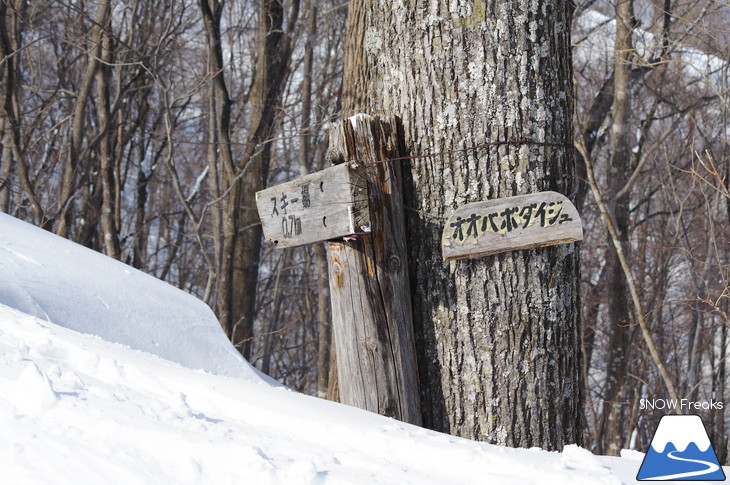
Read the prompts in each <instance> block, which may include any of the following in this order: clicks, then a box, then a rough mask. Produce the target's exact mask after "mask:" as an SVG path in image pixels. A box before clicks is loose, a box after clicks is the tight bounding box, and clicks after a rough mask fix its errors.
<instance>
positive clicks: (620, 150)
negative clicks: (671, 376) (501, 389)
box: [600, 0, 635, 456]
mask: <svg viewBox="0 0 730 485" xmlns="http://www.w3.org/2000/svg"><path fill="white" fill-rule="evenodd" d="M633 21H634V13H633V0H620V1H619V2H618V3H617V4H616V44H615V46H616V47H615V54H614V77H613V81H614V83H613V86H614V87H613V93H614V96H613V105H612V115H613V124H612V125H611V160H610V166H609V176H608V181H609V194H611V196H612V197H613V196H615V195H616V194H617V193H618V191H619V190H621V188H622V187H623V186H624V185H626V182H627V181H628V179H629V175H630V174H631V144H630V143H631V142H630V140H631V138H630V128H629V121H630V113H631V111H630V110H631V103H630V99H631V86H630V73H631V60H632V58H633V55H634V52H633V44H632V41H631V36H632V35H633V31H634V26H633V24H632V22H633ZM609 211H610V213H611V214H612V216H613V220H614V223H615V226H616V230H617V232H618V236H619V240H620V243H621V245H622V246H623V250H624V253H626V254H627V255H628V254H629V245H628V241H629V194H628V193H627V194H625V195H623V196H622V197H620V198H618V199H615V200H612V201H611V202H610V203H609ZM606 267H607V281H608V284H607V289H608V296H607V299H606V301H608V302H609V304H608V327H607V334H608V342H609V343H608V357H607V367H606V391H605V395H604V401H605V405H604V408H603V422H604V424H603V435H604V442H605V448H604V449H602V450H600V451H602V452H604V453H607V454H610V455H614V456H618V454H619V452H620V451H621V449H622V448H623V447H624V446H625V441H626V439H627V429H626V423H627V419H626V418H627V416H628V414H627V412H628V410H629V408H630V406H631V401H632V399H631V390H632V387H630V386H629V385H628V382H627V381H628V373H627V369H628V365H629V362H630V361H631V350H632V348H633V346H632V345H631V342H632V335H633V333H634V329H635V326H634V325H631V317H630V311H629V308H630V307H629V300H628V295H627V293H626V277H625V276H624V274H623V270H622V268H621V262H620V261H619V259H618V256H617V255H616V252H615V251H609V252H608V256H607V262H606Z"/></svg>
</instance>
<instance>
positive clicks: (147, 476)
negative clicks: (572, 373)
mask: <svg viewBox="0 0 730 485" xmlns="http://www.w3.org/2000/svg"><path fill="white" fill-rule="evenodd" d="M0 255H1V256H0V295H2V297H1V298H2V300H0V301H1V302H2V303H0V483H1V484H3V485H36V484H49V485H50V484H53V485H63V484H74V485H98V484H104V485H116V484H119V485H135V484H140V485H152V484H154V485H164V484H214V485H224V484H236V485H266V484H281V485H297V484H355V485H361V484H362V485H365V484H368V485H370V484H376V485H377V484H397V485H409V484H413V485H429V484H434V485H436V484H438V485H446V484H469V485H472V484H476V485H478V484H487V483H489V484H532V483H535V484H547V485H550V484H560V485H563V484H581V485H584V484H603V483H605V484H619V483H631V482H633V480H634V477H635V475H636V472H637V470H638V469H639V466H640V464H641V458H642V455H641V454H640V453H635V452H634V453H630V454H628V455H627V458H623V459H622V458H606V457H597V456H594V455H592V454H591V453H590V452H588V451H586V450H584V449H581V448H579V447H577V446H568V447H566V449H565V450H564V451H563V452H562V453H548V452H545V451H542V450H539V449H530V450H524V449H510V448H505V447H498V446H492V445H487V444H483V443H477V442H473V441H468V440H463V439H459V438H454V437H451V436H447V435H444V434H440V433H435V432H431V431H427V430H424V429H422V428H418V427H415V426H411V425H407V424H403V423H399V422H397V421H394V420H391V419H388V418H384V417H382V416H377V415H374V414H371V413H368V412H365V411H362V410H359V409H355V408H351V407H347V406H343V405H340V404H335V403H331V402H328V401H323V400H319V399H316V398H312V397H307V396H304V395H301V394H297V393H294V392H292V391H289V390H287V389H285V388H283V387H281V386H272V385H270V384H269V383H267V382H266V380H264V379H260V378H259V377H258V376H257V375H256V374H255V373H254V372H253V371H252V370H251V368H250V366H249V365H248V364H247V363H246V362H244V361H243V360H241V359H238V358H236V356H235V355H233V354H232V351H231V348H230V344H228V342H227V340H226V338H225V336H224V335H223V334H222V332H220V330H218V328H217V327H216V325H217V323H216V322H215V319H214V318H212V319H211V314H210V312H209V311H208V310H206V308H205V306H204V305H202V304H201V303H200V302H198V301H197V300H195V299H194V298H191V297H189V296H186V295H184V294H182V293H179V292H178V291H177V290H175V289H174V288H170V287H168V286H167V285H165V284H164V283H162V282H159V281H157V280H155V279H154V278H149V277H147V276H145V275H142V274H140V273H138V272H135V271H134V270H132V269H131V268H128V267H126V266H124V265H120V264H118V263H114V262H112V261H110V260H108V259H107V258H104V257H103V256H100V255H98V254H95V253H90V252H88V251H85V250H81V249H80V248H78V247H77V246H75V245H72V244H71V243H68V242H66V241H62V240H60V239H58V238H56V237H55V236H52V235H50V234H47V233H44V232H42V231H39V230H37V229H35V228H31V227H30V226H27V225H25V224H22V223H19V222H17V221H15V220H13V219H11V218H9V217H7V216H4V215H1V214H0ZM97 302H98V303H97ZM8 304H10V305H8ZM11 306H12V308H11ZM49 320H50V321H49ZM214 323H215V325H213V324H214ZM112 340H116V341H117V342H120V343H122V344H124V345H120V343H113V342H112ZM176 349H177V350H176ZM233 352H234V351H233ZM163 357H165V358H163ZM198 368H204V369H207V370H208V372H206V371H204V370H200V369H198ZM694 483H697V482H694Z"/></svg>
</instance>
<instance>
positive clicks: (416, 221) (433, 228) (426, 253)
mask: <svg viewBox="0 0 730 485" xmlns="http://www.w3.org/2000/svg"><path fill="white" fill-rule="evenodd" d="M569 15H570V13H569V10H568V6H567V2H557V3H553V2H546V1H537V0H532V1H519V2H518V1H506V2H505V1H497V0H489V1H483V0H476V1H475V2H469V1H456V2H454V1H446V0H430V1H429V2H427V3H426V4H425V5H423V6H422V7H421V6H418V7H416V6H415V4H409V5H408V6H406V5H404V4H403V3H398V2H395V3H394V2H387V1H382V2H365V1H363V0H355V1H353V2H351V3H350V18H349V19H350V24H349V26H348V34H347V35H348V38H347V41H348V46H347V49H346V61H345V63H346V65H345V80H344V87H343V91H344V92H343V96H344V98H343V107H344V109H345V111H346V114H351V113H352V112H354V111H366V112H368V111H369V112H375V111H377V110H381V109H382V110H388V111H392V112H394V113H395V114H397V115H399V116H400V117H401V118H402V121H403V128H404V133H405V145H406V146H405V148H406V150H407V151H408V152H409V153H410V155H411V156H412V157H413V158H412V160H411V161H410V162H408V163H405V165H406V166H407V167H408V168H409V169H410V170H406V178H407V181H406V206H407V208H408V210H409V212H408V214H407V216H408V228H407V230H408V234H409V237H408V241H409V244H410V248H409V252H410V258H409V264H410V267H411V280H412V288H413V293H414V294H413V308H414V311H413V315H414V324H415V327H416V333H417V336H416V340H417V346H418V354H419V355H418V359H419V371H420V381H421V382H420V383H421V389H422V407H423V418H424V419H423V421H424V425H426V426H428V427H431V428H433V429H437V430H442V431H447V432H450V433H452V434H457V435H460V436H464V437H467V438H473V439H479V440H487V441H491V442H493V443H499V444H503V445H509V446H542V447H544V448H547V449H559V448H560V447H562V446H563V445H564V444H566V443H573V442H578V441H580V434H581V433H580V427H581V412H582V406H581V377H580V372H581V366H580V350H579V349H580V340H579V326H578V320H579V312H578V294H579V293H578V253H577V249H576V246H575V245H574V244H568V245H560V246H555V247H551V248H540V249H531V250H526V251H516V252H512V253H507V254H502V255H497V256H490V257H486V258H480V259H476V260H465V261H458V262H455V263H451V264H449V263H444V262H443V260H442V258H441V249H440V241H441V231H442V229H443V227H442V226H443V223H444V220H445V217H446V216H447V215H448V214H449V213H450V211H452V210H453V209H455V208H456V207H458V206H459V205H462V204H464V203H468V202H474V201H478V200H484V199H491V198H498V197H506V196H512V195H519V194H527V193H531V192H537V191H542V190H555V191H558V192H561V193H563V194H568V195H570V194H571V193H572V192H573V190H574V183H575V180H574V166H573V154H572V148H571V147H572V127H571V122H572V76H571V72H572V71H571V69H572V68H571V56H570V18H569ZM434 153H439V155H437V156H426V155H428V154H434ZM393 163H401V162H393ZM408 172H410V174H409V173H408ZM408 175H410V177H409V176H408Z"/></svg>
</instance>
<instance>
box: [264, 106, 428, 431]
mask: <svg viewBox="0 0 730 485" xmlns="http://www.w3.org/2000/svg"><path fill="white" fill-rule="evenodd" d="M397 156H398V138H397V133H396V123H395V119H394V118H392V117H382V118H381V117H370V116H368V115H362V114H361V115H356V116H354V117H352V118H350V119H348V120H344V121H342V122H339V123H336V124H334V125H333V127H332V129H331V131H330V159H331V160H332V161H333V163H336V164H337V165H335V166H334V167H330V168H328V169H325V170H322V171H320V172H317V173H314V174H310V175H306V176H304V177H301V178H299V179H296V180H294V181H292V182H288V183H286V184H282V185H278V186H275V187H271V188H269V189H266V190H264V191H261V192H259V193H257V205H258V209H259V215H260V216H261V221H262V225H263V229H264V235H265V237H266V238H267V239H269V240H270V241H272V242H274V243H276V244H277V245H278V246H279V247H282V248H283V247H293V246H298V245H302V244H308V243H312V242H316V241H323V240H328V241H329V242H328V262H329V273H330V292H331V299H332V320H333V321H332V326H333V333H334V341H335V349H336V355H337V372H338V376H339V386H340V400H341V402H343V403H345V404H349V405H352V406H357V407H360V408H363V409H367V410H369V411H373V412H376V413H379V414H382V415H385V416H390V417H393V418H396V419H398V420H401V421H406V422H409V423H413V424H420V422H421V414H420V399H419V391H418V380H417V371H416V359H415V342H414V338H413V322H412V316H411V294H410V287H409V282H408V264H407V252H406V239H405V218H404V212H403V197H402V192H401V183H400V167H399V165H398V164H397V163H389V162H388V163H383V162H382V161H384V160H388V159H391V158H396V157H397ZM305 194H306V198H305ZM305 200H306V203H305ZM343 236H344V237H343Z"/></svg>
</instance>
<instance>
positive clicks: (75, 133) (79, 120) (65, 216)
mask: <svg viewBox="0 0 730 485" xmlns="http://www.w3.org/2000/svg"><path fill="white" fill-rule="evenodd" d="M110 12H111V9H110V2H109V0H102V1H101V2H100V3H99V6H98V7H97V13H96V17H95V20H94V24H93V26H92V28H91V42H90V43H89V52H88V59H89V61H88V64H87V65H86V72H85V73H84V77H83V79H82V81H81V87H80V88H79V92H78V94H77V95H76V102H75V104H74V111H73V126H72V128H71V139H70V140H69V146H68V150H67V154H66V159H65V162H64V166H63V177H62V181H61V193H60V197H59V204H60V208H59V212H58V215H57V226H56V234H58V235H59V236H61V237H69V235H70V230H71V225H72V218H73V213H72V212H73V211H72V210H70V209H71V205H72V203H73V200H72V199H73V197H74V194H75V192H76V190H77V183H78V164H79V163H80V162H81V152H82V143H83V138H84V130H85V129H86V120H85V113H86V104H87V103H88V101H89V97H90V95H91V89H92V87H93V84H94V77H95V76H96V70H97V69H98V67H99V59H100V58H101V51H102V39H103V35H104V26H105V25H106V24H107V22H108V20H109V15H110Z"/></svg>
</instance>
